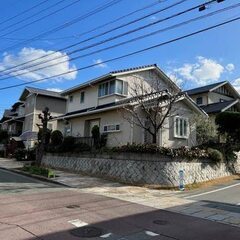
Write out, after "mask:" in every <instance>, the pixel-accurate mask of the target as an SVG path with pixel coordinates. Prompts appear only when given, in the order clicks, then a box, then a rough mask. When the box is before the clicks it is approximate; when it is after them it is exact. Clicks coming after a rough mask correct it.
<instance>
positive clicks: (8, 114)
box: [0, 109, 13, 123]
mask: <svg viewBox="0 0 240 240" xmlns="http://www.w3.org/2000/svg"><path fill="white" fill-rule="evenodd" d="M12 114H13V112H12V111H11V109H5V110H4V113H3V116H2V118H1V119H0V123H2V122H4V121H6V120H7V119H10V118H11V117H12V116H11V115H12Z"/></svg>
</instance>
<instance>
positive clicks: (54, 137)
mask: <svg viewBox="0 0 240 240" xmlns="http://www.w3.org/2000/svg"><path fill="white" fill-rule="evenodd" d="M50 139H51V144H52V145H53V146H58V145H61V144H62V142H63V135H62V132H61V131H59V130H55V131H53V132H52V133H51V138H50Z"/></svg>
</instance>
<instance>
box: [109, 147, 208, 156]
mask: <svg viewBox="0 0 240 240" xmlns="http://www.w3.org/2000/svg"><path fill="white" fill-rule="evenodd" d="M112 151H114V152H133V153H152V154H154V153H158V154H161V155H164V156H170V157H186V158H189V159H194V158H207V157H208V154H207V151H206V150H204V149H200V148H197V147H194V148H187V147H181V148H176V149H173V148H166V147H159V146H157V145H155V144H127V145H124V146H121V147H115V148H113V149H112Z"/></svg>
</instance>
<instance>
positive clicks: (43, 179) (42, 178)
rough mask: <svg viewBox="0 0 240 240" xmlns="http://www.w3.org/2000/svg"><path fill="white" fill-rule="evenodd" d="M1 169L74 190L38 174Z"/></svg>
mask: <svg viewBox="0 0 240 240" xmlns="http://www.w3.org/2000/svg"><path fill="white" fill-rule="evenodd" d="M0 169H2V170H6V171H9V172H13V173H17V174H19V175H23V176H26V177H32V178H35V179H37V180H41V181H44V182H49V183H53V184H56V185H60V186H63V187H68V188H73V187H72V186H69V185H66V184H64V183H60V182H57V181H54V180H52V179H50V178H46V177H43V176H39V175H36V174H31V173H27V172H24V171H21V170H17V169H9V168H4V167H0Z"/></svg>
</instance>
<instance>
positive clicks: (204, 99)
mask: <svg viewBox="0 0 240 240" xmlns="http://www.w3.org/2000/svg"><path fill="white" fill-rule="evenodd" d="M186 92H187V94H188V95H189V96H190V97H191V98H192V99H193V101H194V102H195V103H196V104H197V105H198V106H200V107H201V108H202V109H203V110H204V111H205V112H206V113H207V114H208V115H209V116H210V118H211V119H212V120H213V121H214V120H215V117H216V115H217V114H218V113H220V112H225V111H234V112H240V95H239V93H238V92H237V91H236V89H235V88H234V87H233V86H232V85H231V84H230V83H229V82H227V81H224V82H218V83H214V84H211V85H207V86H203V87H199V88H194V89H190V90H188V91H186Z"/></svg>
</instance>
